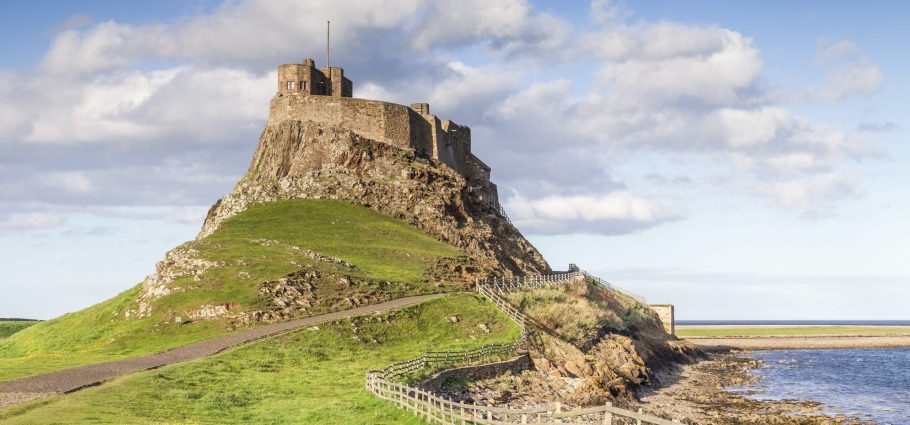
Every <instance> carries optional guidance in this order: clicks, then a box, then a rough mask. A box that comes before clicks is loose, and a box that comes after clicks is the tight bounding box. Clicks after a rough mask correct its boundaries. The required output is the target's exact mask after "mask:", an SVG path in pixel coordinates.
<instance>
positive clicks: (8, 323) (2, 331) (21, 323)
mask: <svg viewBox="0 0 910 425" xmlns="http://www.w3.org/2000/svg"><path fill="white" fill-rule="evenodd" d="M36 323H39V322H38V321H35V320H0V339H3V338H6V337H8V336H10V335H12V334H14V333H16V332H19V331H21V330H23V329H25V328H27V327H29V326H31V325H34V324H36Z"/></svg>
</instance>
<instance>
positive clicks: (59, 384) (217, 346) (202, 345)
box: [0, 294, 442, 407]
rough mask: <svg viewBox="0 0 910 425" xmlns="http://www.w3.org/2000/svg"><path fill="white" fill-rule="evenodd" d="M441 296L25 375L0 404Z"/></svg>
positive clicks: (4, 385) (5, 390)
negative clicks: (144, 354) (127, 357)
mask: <svg viewBox="0 0 910 425" xmlns="http://www.w3.org/2000/svg"><path fill="white" fill-rule="evenodd" d="M441 296H442V295H441V294H436V295H418V296H413V297H404V298H398V299H394V300H391V301H386V302H384V303H379V304H373V305H368V306H363V307H357V308H352V309H350V310H343V311H336V312H334V313H326V314H320V315H318V316H311V317H305V318H302V319H296V320H291V321H288V322H281V323H274V324H271V325H264V326H259V327H257V328H253V329H249V330H246V331H241V332H235V333H232V334H229V335H225V336H221V337H218V338H213V339H209V340H206V341H201V342H196V343H192V344H188V345H184V346H182V347H178V348H174V349H172V350H168V351H164V352H161V353H156V354H150V355H146V356H141V357H133V358H129V359H124V360H116V361H112V362H106V363H97V364H92V365H86V366H79V367H74V368H70V369H63V370H58V371H56V372H49V373H44V374H41V375H35V376H29V377H27V378H20V379H16V380H12V381H7V382H0V407H6V406H10V405H14V404H18V403H22V402H25V401H29V400H34V399H37V398H43V397H46V396H50V395H55V394H65V393H71V392H73V391H78V390H80V389H83V388H86V387H91V386H95V385H99V384H101V383H102V382H104V381H107V380H109V379H111V378H115V377H118V376H122V375H126V374H129V373H133V372H139V371H143V370H149V369H155V368H159V367H162V366H167V365H170V364H174V363H179V362H185V361H187V360H193V359H198V358H200V357H205V356H210V355H213V354H217V353H220V352H222V351H224V350H227V349H229V348H232V347H235V346H238V345H241V344H245V343H248V342H252V341H256V340H259V339H262V338H267V337H271V336H275V335H277V334H280V333H283V332H287V331H290V330H294V329H298V328H301V327H304V326H308V325H313V324H316V323H321V322H330V321H334V320H338V319H345V318H349V317H353V316H360V315H364V314H370V313H376V312H379V311H383V310H390V309H394V308H398V307H404V306H408V305H412V304H419V303H422V302H424V301H428V300H430V299H433V298H437V297H441Z"/></svg>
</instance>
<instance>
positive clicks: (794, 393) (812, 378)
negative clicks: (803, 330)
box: [676, 320, 910, 425]
mask: <svg viewBox="0 0 910 425" xmlns="http://www.w3.org/2000/svg"><path fill="white" fill-rule="evenodd" d="M676 324H677V325H753V326H756V325H757V326H762V325H803V326H813V325H815V326H829V325H852V326H910V320H842V321H831V320H685V321H683V320H679V321H677V322H676ZM748 357H752V358H754V359H760V360H762V361H763V366H762V367H761V368H759V369H755V370H754V371H753V372H754V373H756V374H758V375H760V376H761V377H762V380H761V381H760V382H759V383H757V384H755V385H751V386H748V387H738V388H732V390H734V391H743V392H745V393H747V394H748V397H752V398H755V399H764V400H785V399H789V400H813V401H817V402H820V403H822V411H823V412H824V413H828V414H845V415H849V416H852V417H858V418H861V419H865V420H871V421H874V422H875V423H877V424H883V425H888V424H891V425H898V424H900V425H910V348H859V349H825V350H814V349H807V350H758V351H754V352H751V353H749V354H748Z"/></svg>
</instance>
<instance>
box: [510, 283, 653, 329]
mask: <svg viewBox="0 0 910 425" xmlns="http://www.w3.org/2000/svg"><path fill="white" fill-rule="evenodd" d="M510 301H511V302H512V304H513V305H516V306H518V308H519V309H521V311H522V312H524V313H525V315H527V316H528V317H529V318H530V319H531V320H533V321H534V322H535V323H536V324H537V325H539V326H542V327H543V328H545V329H548V330H550V331H552V332H555V333H556V334H557V335H559V336H560V337H561V338H563V339H564V340H566V341H568V342H571V343H573V344H586V343H589V342H592V341H594V340H595V339H596V338H597V337H598V332H599V331H600V330H601V329H603V328H609V329H613V330H615V331H621V330H628V329H638V330H639V331H642V330H644V329H645V328H647V327H649V326H653V324H654V323H656V322H655V318H654V317H652V316H651V315H650V313H649V312H648V310H647V307H646V306H643V305H641V304H640V303H638V302H637V301H635V300H634V299H632V298H630V297H628V296H626V295H625V294H622V293H619V292H617V291H613V290H610V289H608V288H605V287H603V286H600V285H598V284H597V283H595V282H592V281H584V282H579V283H573V284H569V285H558V286H554V287H548V288H537V289H533V290H521V291H517V292H513V293H512V294H510Z"/></svg>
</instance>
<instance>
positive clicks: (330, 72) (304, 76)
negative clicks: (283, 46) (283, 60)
mask: <svg viewBox="0 0 910 425" xmlns="http://www.w3.org/2000/svg"><path fill="white" fill-rule="evenodd" d="M278 94H280V95H283V94H305V95H316V96H335V97H352V96H353V83H351V80H349V79H347V78H345V77H344V69H342V68H338V67H330V68H323V69H321V70H320V69H317V68H316V61H314V60H313V59H310V58H307V59H304V60H303V62H301V63H290V64H284V65H281V66H279V67H278Z"/></svg>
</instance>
